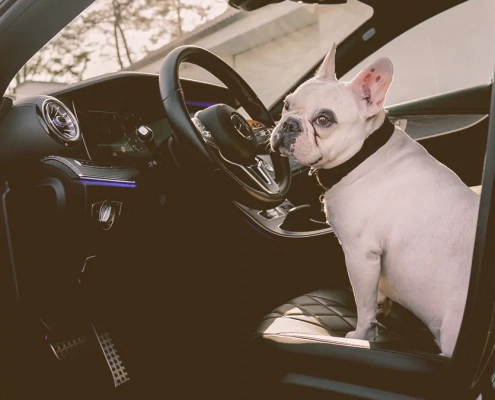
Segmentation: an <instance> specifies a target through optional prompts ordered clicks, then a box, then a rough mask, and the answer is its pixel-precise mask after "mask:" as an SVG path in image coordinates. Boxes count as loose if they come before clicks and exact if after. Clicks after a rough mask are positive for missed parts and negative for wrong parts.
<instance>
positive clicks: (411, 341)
mask: <svg viewBox="0 0 495 400" xmlns="http://www.w3.org/2000/svg"><path fill="white" fill-rule="evenodd" d="M356 322H357V313H356V305H355V302H354V295H353V293H352V290H351V288H347V287H341V288H333V289H323V290H317V291H314V292H311V293H308V294H305V295H303V296H300V297H297V298H295V299H293V300H290V301H288V302H286V303H285V304H283V305H282V306H280V307H278V308H277V309H275V310H274V311H272V312H271V313H270V314H268V315H266V316H265V317H264V318H263V319H262V321H261V323H260V324H259V326H258V328H257V329H256V331H255V336H261V337H262V338H265V339H269V340H270V339H272V340H280V339H281V338H282V337H284V338H292V339H297V338H299V339H309V340H316V341H319V342H322V341H324V342H328V343H333V344H345V342H347V341H350V339H344V341H342V340H339V338H344V337H345V335H346V333H347V332H349V331H352V330H354V329H355V327H356ZM378 324H379V328H378V331H379V334H378V337H377V338H376V341H375V342H373V343H370V346H371V347H383V346H381V345H380V344H385V343H387V344H388V346H387V347H388V348H394V349H399V348H401V349H402V348H403V349H404V350H410V351H420V352H427V353H433V354H439V352H440V350H439V348H438V346H437V345H436V343H435V342H434V340H433V335H432V334H431V333H430V331H429V330H428V328H427V327H426V326H425V325H424V324H423V322H422V321H420V320H419V319H418V318H417V317H416V316H414V315H413V314H412V313H411V312H409V311H408V310H406V309H405V308H404V307H402V306H401V305H399V304H394V305H393V307H392V311H391V313H390V314H389V315H388V316H387V317H385V318H380V317H379V318H378ZM352 342H356V341H352Z"/></svg>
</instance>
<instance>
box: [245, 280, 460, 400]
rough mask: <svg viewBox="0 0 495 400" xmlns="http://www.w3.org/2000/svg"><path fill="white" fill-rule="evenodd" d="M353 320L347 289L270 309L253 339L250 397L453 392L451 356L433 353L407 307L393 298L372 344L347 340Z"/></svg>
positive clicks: (375, 396) (398, 395)
mask: <svg viewBox="0 0 495 400" xmlns="http://www.w3.org/2000/svg"><path fill="white" fill-rule="evenodd" d="M356 322H357V315H356V306H355V302H354V296H353V293H352V290H351V289H350V288H346V287H341V288H334V289H325V290H317V291H314V292H311V293H308V294H306V295H303V296H300V297H297V298H295V299H293V300H291V301H288V302H287V303H285V304H284V305H282V306H280V307H278V308H277V309H275V310H274V311H273V312H271V313H270V314H268V315H267V316H266V317H264V318H263V320H262V321H261V323H260V324H259V326H258V328H257V329H256V331H255V335H254V338H253V340H252V342H251V347H250V349H251V352H250V357H251V360H250V363H249V365H252V366H253V369H252V375H251V383H253V385H252V386H253V393H250V396H251V397H249V398H257V399H258V398H259V399H262V398H267V399H268V398H269V399H273V398H284V399H292V398H294V399H299V398H302V397H304V398H315V399H316V398H318V399H319V398H339V399H340V398H345V399H357V398H359V399H361V400H362V399H384V398H394V399H395V398H397V399H399V398H400V399H406V398H407V399H412V398H421V399H438V398H454V397H452V396H453V395H452V393H450V394H448V393H447V391H448V390H450V389H449V388H450V387H451V385H450V383H449V365H450V360H449V359H448V358H445V357H441V356H439V355H438V353H439V349H438V347H437V345H436V344H435V342H434V340H433V336H432V335H431V333H430V332H429V330H428V329H427V327H426V326H425V325H424V324H423V323H422V322H421V321H420V320H419V319H418V318H416V317H415V316H414V315H413V314H412V313H410V312H409V311H407V310H406V309H404V308H403V307H401V306H400V305H398V304H394V305H393V307H392V312H391V314H390V315H389V316H388V317H386V318H383V319H379V335H378V338H377V340H376V341H375V342H373V343H370V342H368V341H365V340H354V339H347V338H345V334H346V333H347V332H349V331H351V330H354V328H355V325H356ZM314 390H316V391H317V392H318V393H319V394H318V393H314ZM356 393H357V394H356ZM318 396H320V397H318ZM411 396H412V397H411Z"/></svg>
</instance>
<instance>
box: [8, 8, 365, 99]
mask: <svg viewBox="0 0 495 400" xmlns="http://www.w3.org/2000/svg"><path fill="white" fill-rule="evenodd" d="M371 15H372V9H371V8H370V7H368V6H366V5H364V4H362V3H360V2H358V1H356V0H350V1H348V3H347V4H342V5H333V6H316V5H304V4H297V3H294V2H282V3H279V4H274V5H271V6H268V7H264V8H262V9H259V10H256V11H254V12H245V11H239V10H236V9H233V8H231V7H228V5H227V2H226V1H225V0H206V1H205V0H96V1H95V2H94V3H93V4H92V5H91V6H90V7H89V8H88V9H86V10H85V11H84V12H83V13H82V14H81V15H79V17H77V18H76V19H75V20H73V21H72V22H71V23H70V24H69V25H68V26H66V27H65V29H63V30H62V31H61V32H60V33H59V34H58V35H57V36H56V37H55V38H54V39H52V41H51V42H50V43H48V44H47V45H46V46H45V47H44V48H43V49H41V50H40V51H39V52H38V53H37V54H35V55H34V56H33V57H32V59H31V60H30V61H29V62H28V63H26V65H25V66H24V67H23V68H22V69H21V70H20V71H19V72H18V74H17V75H16V77H15V78H14V80H13V81H12V83H11V85H10V88H9V90H10V94H11V95H13V96H14V97H15V98H17V99H19V98H22V97H26V96H30V95H34V94H37V93H41V92H44V91H46V90H49V89H51V88H55V87H57V86H60V85H64V84H67V83H72V82H77V81H80V80H83V79H87V78H90V77H94V76H97V75H101V74H105V73H109V72H115V71H120V70H127V71H139V72H151V73H158V71H159V68H160V64H161V62H162V60H163V58H164V57H165V56H166V55H167V53H168V52H170V50H172V49H173V48H175V47H177V46H180V45H183V44H191V45H197V46H201V47H204V48H206V49H208V50H210V51H212V52H214V53H215V54H217V55H218V56H220V57H221V58H222V59H223V60H225V61H226V62H227V63H228V64H230V65H231V66H232V67H233V68H234V69H236V70H237V72H239V74H240V75H241V76H242V77H243V78H244V79H245V80H246V81H247V82H248V83H249V84H250V85H251V86H252V88H253V89H254V91H255V92H256V93H257V94H258V95H259V97H260V98H261V100H262V101H263V102H264V103H265V104H266V105H270V104H271V103H273V102H274V101H275V100H276V99H277V98H278V97H280V96H281V95H282V94H283V93H284V92H285V91H286V90H287V88H289V87H290V86H291V85H292V84H293V83H294V82H295V81H296V80H297V79H298V78H300V77H301V76H302V75H303V74H305V73H306V72H307V71H308V70H309V69H310V68H312V67H313V66H314V65H315V64H316V63H317V62H318V61H319V60H320V59H321V58H322V57H323V55H324V54H325V53H326V52H327V51H328V50H329V48H330V47H331V46H332V43H333V42H337V43H339V42H340V41H342V40H343V39H344V38H345V37H347V36H348V35H350V34H351V33H352V32H353V31H354V30H355V29H356V28H358V27H359V26H360V25H362V24H363V23H364V22H365V21H366V20H368V19H369V18H370V17H371ZM180 75H181V76H182V77H186V78H193V79H199V80H204V81H209V82H215V83H219V82H218V80H216V79H215V78H214V77H213V76H211V75H210V74H209V73H207V72H206V71H204V70H202V69H200V68H199V67H195V66H192V65H187V64H185V65H183V66H182V70H181V73H180Z"/></svg>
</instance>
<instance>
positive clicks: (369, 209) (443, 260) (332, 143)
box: [270, 45, 480, 357]
mask: <svg viewBox="0 0 495 400" xmlns="http://www.w3.org/2000/svg"><path fill="white" fill-rule="evenodd" d="M392 79H393V66H392V62H391V61H390V60H389V59H388V58H379V59H378V60H376V61H375V62H373V63H372V64H370V65H369V66H368V67H366V68H365V69H363V70H362V71H361V72H359V73H358V74H357V76H356V77H355V78H354V79H353V80H352V81H351V82H339V81H338V80H337V79H336V77H335V45H334V47H333V48H332V50H331V51H330V52H329V53H328V54H327V56H326V57H325V59H324V61H323V63H322V65H321V67H320V68H319V70H318V71H317V73H316V76H315V77H313V78H311V79H309V80H308V81H307V82H305V83H303V84H302V85H301V86H299V87H298V88H297V90H295V91H294V92H293V93H292V94H290V95H288V96H287V98H286V100H285V106H284V111H283V112H282V118H281V119H280V121H279V122H278V123H277V125H276V127H275V128H274V129H273V133H272V136H271V139H270V144H271V148H272V151H278V152H280V153H281V154H282V155H285V156H290V155H292V156H293V157H294V159H295V160H296V161H298V162H299V163H301V164H305V165H308V166H311V167H313V168H314V169H316V170H320V171H324V170H325V169H332V168H335V167H337V166H339V165H341V164H342V163H344V162H346V161H347V160H349V159H351V158H352V157H353V156H354V155H356V153H358V152H359V151H360V149H361V148H362V147H363V144H364V143H365V140H366V139H367V138H368V137H371V136H370V135H373V133H374V132H375V131H377V129H379V128H380V127H381V126H382V124H384V121H385V118H386V111H385V110H384V108H383V104H384V101H385V96H386V94H387V91H388V89H389V87H390V84H391V83H392ZM479 198H480V197H479V195H478V194H476V193H474V192H473V191H472V190H470V188H469V187H467V186H466V185H465V184H464V183H463V182H462V181H461V180H460V178H459V177H458V176H457V175H456V174H455V173H454V172H453V171H451V170H450V169H449V168H447V167H446V166H445V165H443V164H441V163H440V162H438V161H437V160H436V159H435V158H433V157H432V156H431V155H429V154H428V152H427V151H426V150H425V149H424V148H423V147H422V146H421V145H420V144H419V143H418V142H416V141H414V140H412V139H411V138H410V137H409V136H408V135H407V134H406V133H405V132H404V131H403V130H401V129H400V128H399V127H397V126H395V127H392V128H391V133H390V138H389V139H388V140H387V141H386V143H385V144H384V145H383V146H381V147H380V148H378V149H377V150H376V151H375V152H374V153H373V154H371V155H370V156H369V157H367V158H366V159H365V160H364V161H363V162H361V163H360V164H358V165H357V166H356V167H355V168H354V169H353V170H351V171H350V172H349V173H348V174H347V175H345V176H344V177H343V178H342V179H341V180H340V181H339V182H338V183H336V184H335V185H333V186H332V187H331V188H329V189H328V190H327V191H326V192H325V194H324V198H323V200H322V202H323V205H324V210H325V213H326V217H327V221H328V223H329V224H331V226H332V228H333V230H334V233H335V234H336V236H337V237H338V239H339V241H340V243H341V245H342V248H343V251H344V255H345V262H346V267H347V270H348V274H349V278H350V281H351V285H352V288H353V292H354V297H355V300H356V305H357V315H358V320H357V326H356V330H355V331H352V332H349V333H348V334H347V336H346V337H348V338H354V339H364V340H370V341H373V340H375V338H376V335H377V319H376V317H377V313H378V312H379V311H383V312H387V311H388V310H389V302H390V300H393V301H394V302H397V303H399V304H401V305H403V306H404V307H406V308H407V309H409V310H410V311H412V312H413V313H414V314H415V315H416V316H418V317H419V318H420V319H421V320H422V321H423V322H424V323H425V324H426V325H427V326H428V328H429V329H430V330H431V332H432V334H433V336H434V338H435V341H436V342H437V344H438V346H439V347H440V349H441V354H442V355H444V356H447V357H451V355H452V353H453V351H454V347H455V344H456V341H457V336H458V334H459V329H460V325H461V321H462V317H463V313H464V308H465V303H466V297H467V290H468V284H469V276H470V271H471V262H472V255H473V248H474V239H475V233H476V224H477V218H478V207H479Z"/></svg>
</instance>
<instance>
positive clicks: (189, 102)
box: [186, 100, 215, 107]
mask: <svg viewBox="0 0 495 400" xmlns="http://www.w3.org/2000/svg"><path fill="white" fill-rule="evenodd" d="M186 104H187V105H188V106H196V107H211V106H214V105H215V103H208V102H206V101H193V100H187V101H186Z"/></svg>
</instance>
